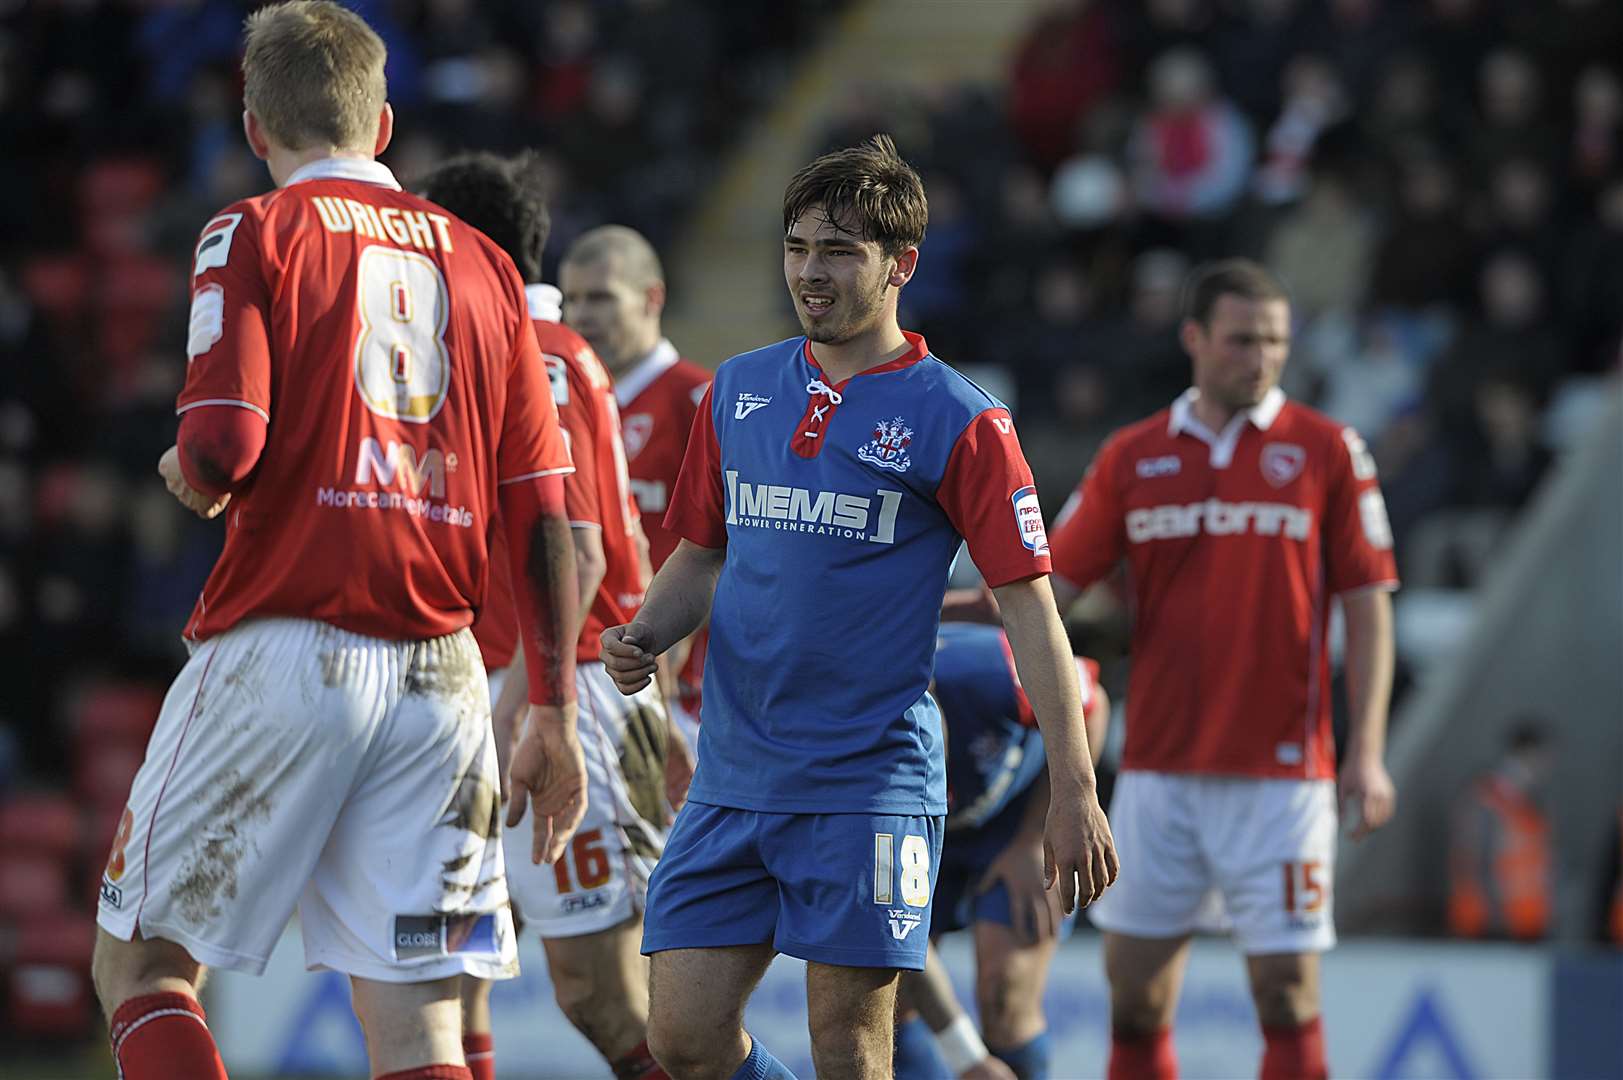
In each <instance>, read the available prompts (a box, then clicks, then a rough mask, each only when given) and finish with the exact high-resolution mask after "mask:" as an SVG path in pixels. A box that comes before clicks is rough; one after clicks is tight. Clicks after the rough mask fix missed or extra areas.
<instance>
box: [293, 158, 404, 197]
mask: <svg viewBox="0 0 1623 1080" xmlns="http://www.w3.org/2000/svg"><path fill="white" fill-rule="evenodd" d="M306 180H359V181H361V182H362V183H366V184H377V185H378V186H380V187H386V188H393V189H394V190H395V191H399V190H400V181H398V180H396V179H395V178H394V173H392V172H390V171H389V166H387V165H385V164H384V163H383V162H381V161H372V160H370V159H367V158H349V157H329V158H319V159H317V160H315V161H312V162H310V163H309V164H308V165H301V166H299V167H298V169H296V170H295V171H294V173H293V175H292V176H290V177H288V178H287V183H286V184H283V185H282V186H283V187H292V186H293V185H294V184H300V183H303V182H304V181H306Z"/></svg>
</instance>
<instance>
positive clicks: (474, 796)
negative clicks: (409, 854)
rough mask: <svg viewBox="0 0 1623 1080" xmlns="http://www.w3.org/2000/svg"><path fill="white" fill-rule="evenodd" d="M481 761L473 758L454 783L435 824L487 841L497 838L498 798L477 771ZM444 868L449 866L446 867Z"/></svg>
mask: <svg viewBox="0 0 1623 1080" xmlns="http://www.w3.org/2000/svg"><path fill="white" fill-rule="evenodd" d="M483 760H484V759H483V758H482V757H480V756H478V755H475V757H474V759H473V761H472V762H471V763H470V764H469V765H468V771H467V772H465V773H463V774H462V776H461V777H460V778H458V780H457V784H456V794H454V795H452V796H451V805H450V806H448V807H446V809H445V813H444V814H442V815H440V820H439V821H438V822H436V824H438V825H443V826H447V827H449V828H452V829H462V830H464V831H466V832H471V833H473V834H474V835H475V836H477V837H479V838H481V839H484V840H490V839H494V838H496V837H499V836H500V835H501V832H500V830H501V798H500V792H498V791H497V790H496V785H494V784H492V783H491V782H490V779H489V778H488V777H486V776H485V774H484V771H483V769H482V768H481V765H482V762H483ZM447 869H448V870H449V869H451V867H449V866H447Z"/></svg>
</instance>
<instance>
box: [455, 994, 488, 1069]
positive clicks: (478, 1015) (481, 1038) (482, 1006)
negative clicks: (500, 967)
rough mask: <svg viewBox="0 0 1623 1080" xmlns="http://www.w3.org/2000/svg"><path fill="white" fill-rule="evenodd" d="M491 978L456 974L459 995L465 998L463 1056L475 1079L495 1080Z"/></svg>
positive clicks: (463, 1003)
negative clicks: (491, 1017) (491, 1020)
mask: <svg viewBox="0 0 1623 1080" xmlns="http://www.w3.org/2000/svg"><path fill="white" fill-rule="evenodd" d="M492 985H494V984H493V983H491V982H490V980H488V979H476V978H474V977H473V976H472V975H459V976H457V996H458V997H460V998H461V999H462V1057H463V1059H464V1060H465V1061H466V1062H467V1066H468V1072H469V1074H470V1075H472V1077H473V1080H496V1041H495V1036H494V1035H493V1034H492V1032H491V1028H490V988H491V986H492Z"/></svg>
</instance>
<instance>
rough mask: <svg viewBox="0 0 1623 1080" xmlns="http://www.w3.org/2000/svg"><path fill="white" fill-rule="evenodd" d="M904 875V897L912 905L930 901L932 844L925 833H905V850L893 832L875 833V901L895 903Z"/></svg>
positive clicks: (923, 905) (903, 842)
mask: <svg viewBox="0 0 1623 1080" xmlns="http://www.w3.org/2000/svg"><path fill="white" fill-rule="evenodd" d="M898 878H900V885H901V893H900V896H901V901H902V903H904V904H906V905H907V906H908V907H916V908H921V907H928V906H929V904H930V846H929V845H928V844H926V843H925V841H924V837H922V836H904V837H902V845H901V851H900V852H899V853H898V852H897V850H896V838H895V836H894V835H892V834H891V833H883V832H882V833H874V835H873V902H874V903H876V904H894V903H895V902H896V900H895V899H894V897H895V896H896V889H895V886H896V885H897V883H898V881H897V879H898Z"/></svg>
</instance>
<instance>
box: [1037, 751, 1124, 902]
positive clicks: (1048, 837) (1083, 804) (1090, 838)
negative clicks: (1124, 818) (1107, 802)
mask: <svg viewBox="0 0 1623 1080" xmlns="http://www.w3.org/2000/svg"><path fill="white" fill-rule="evenodd" d="M1050 782H1051V783H1053V781H1050ZM1120 870H1121V863H1120V861H1119V860H1118V859H1117V858H1116V842H1115V840H1114V839H1113V838H1112V837H1111V835H1110V822H1108V821H1106V820H1105V812H1104V808H1103V807H1101V806H1100V805H1099V796H1098V795H1097V794H1096V793H1094V792H1093V791H1092V790H1088V789H1083V788H1081V787H1079V786H1073V787H1071V790H1069V791H1067V790H1065V789H1064V788H1062V787H1061V786H1060V785H1059V784H1058V783H1054V787H1053V791H1052V792H1051V793H1050V795H1049V798H1048V824H1047V827H1046V828H1045V829H1044V830H1043V885H1044V886H1045V887H1052V886H1053V885H1054V884H1055V883H1056V882H1057V883H1058V885H1059V895H1060V906H1061V907H1062V908H1063V909H1064V911H1065V914H1067V915H1069V914H1070V913H1071V912H1073V911H1075V910H1076V909H1077V908H1078V907H1086V906H1088V905H1089V904H1091V903H1093V902H1094V901H1095V900H1097V899H1099V897H1101V896H1103V895H1104V891H1105V890H1106V889H1108V888H1109V887H1110V885H1111V883H1112V882H1114V881H1115V880H1116V874H1117V873H1118V872H1120Z"/></svg>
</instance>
